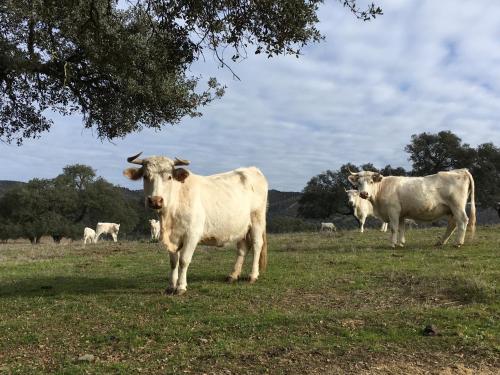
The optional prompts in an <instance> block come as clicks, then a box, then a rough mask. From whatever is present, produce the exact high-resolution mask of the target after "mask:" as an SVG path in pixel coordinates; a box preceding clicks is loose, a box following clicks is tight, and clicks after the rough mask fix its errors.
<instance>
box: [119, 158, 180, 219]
mask: <svg viewBox="0 0 500 375" xmlns="http://www.w3.org/2000/svg"><path fill="white" fill-rule="evenodd" d="M141 154H142V152H141V153H139V154H137V155H134V156H131V157H129V158H127V161H128V162H129V163H133V164H138V165H140V166H141V167H140V168H128V169H125V170H124V171H123V174H124V175H125V176H126V177H128V178H130V179H131V180H139V179H141V178H142V179H143V181H144V195H145V204H146V207H150V208H153V209H155V210H161V209H162V208H163V207H165V205H166V203H167V201H168V199H169V197H170V195H171V193H172V192H173V190H174V189H175V187H176V184H181V183H183V182H184V180H186V178H188V177H189V171H187V170H186V169H184V168H176V167H177V166H180V165H188V164H189V161H187V160H182V159H178V158H175V159H174V160H172V159H169V158H167V157H164V156H151V157H149V158H146V159H139V156H140V155H141Z"/></svg>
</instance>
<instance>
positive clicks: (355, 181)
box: [348, 171, 384, 199]
mask: <svg viewBox="0 0 500 375" xmlns="http://www.w3.org/2000/svg"><path fill="white" fill-rule="evenodd" d="M349 172H350V173H351V175H350V176H349V177H348V179H349V182H350V183H351V184H352V185H353V186H355V187H357V188H358V191H359V196H360V197H361V198H363V199H370V198H371V197H372V196H373V193H374V192H375V189H374V188H375V186H376V185H377V184H378V183H379V182H380V181H382V179H383V178H384V176H382V175H381V174H380V173H377V172H370V171H361V172H357V173H354V172H351V171H349Z"/></svg>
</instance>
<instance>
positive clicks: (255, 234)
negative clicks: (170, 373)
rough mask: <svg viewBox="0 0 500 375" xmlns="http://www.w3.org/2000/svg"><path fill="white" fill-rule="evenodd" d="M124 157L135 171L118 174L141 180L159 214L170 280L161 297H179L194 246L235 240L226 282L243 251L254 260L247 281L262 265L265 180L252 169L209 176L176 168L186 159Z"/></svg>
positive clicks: (234, 277) (237, 273)
mask: <svg viewBox="0 0 500 375" xmlns="http://www.w3.org/2000/svg"><path fill="white" fill-rule="evenodd" d="M139 155H140V154H138V155H135V156H132V157H130V158H128V159H127V161H128V162H130V163H134V164H138V165H140V166H141V167H140V168H128V169H126V170H125V171H124V172H123V174H124V175H125V176H126V177H128V178H130V179H132V180H138V179H141V178H143V181H144V194H145V204H146V206H149V207H150V208H152V209H154V210H157V212H158V213H159V214H160V226H161V229H160V231H161V233H160V241H161V242H162V243H163V244H164V245H165V246H166V248H167V250H168V252H169V256H170V266H171V273H170V278H169V279H170V280H169V286H168V288H167V289H166V293H176V294H183V293H185V292H186V289H187V278H186V275H187V270H188V267H189V264H190V262H191V258H192V256H193V253H194V250H195V249H196V246H197V244H198V243H201V244H204V245H211V246H222V245H224V244H225V243H228V242H232V241H237V258H236V263H235V265H234V269H233V272H231V273H230V275H229V277H228V281H235V280H237V279H238V277H239V276H240V274H241V268H242V265H243V260H244V257H245V254H246V252H247V249H248V248H250V247H251V248H252V249H253V253H254V258H253V263H252V271H251V273H250V282H252V283H253V282H255V281H256V280H257V278H258V277H259V270H261V271H262V270H264V269H265V267H266V264H267V240H266V209H267V189H268V184H267V180H266V178H265V177H264V175H263V174H262V172H261V171H260V170H259V169H258V168H255V167H249V168H239V169H236V170H233V171H230V172H226V173H221V174H216V175H212V176H200V175H196V174H194V173H192V172H190V171H188V170H186V169H184V168H177V167H179V166H184V165H188V164H189V162H188V161H187V160H180V159H177V158H175V159H174V160H172V159H169V158H167V157H163V156H152V157H149V158H146V159H138V157H139Z"/></svg>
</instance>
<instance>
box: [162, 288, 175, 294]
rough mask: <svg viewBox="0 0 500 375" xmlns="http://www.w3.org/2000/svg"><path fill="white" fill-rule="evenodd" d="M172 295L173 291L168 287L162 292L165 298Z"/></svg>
mask: <svg viewBox="0 0 500 375" xmlns="http://www.w3.org/2000/svg"><path fill="white" fill-rule="evenodd" d="M174 293H175V289H174V288H172V287H170V286H169V287H168V288H166V289H165V290H164V291H163V294H165V295H166V296H171V295H172V294H174Z"/></svg>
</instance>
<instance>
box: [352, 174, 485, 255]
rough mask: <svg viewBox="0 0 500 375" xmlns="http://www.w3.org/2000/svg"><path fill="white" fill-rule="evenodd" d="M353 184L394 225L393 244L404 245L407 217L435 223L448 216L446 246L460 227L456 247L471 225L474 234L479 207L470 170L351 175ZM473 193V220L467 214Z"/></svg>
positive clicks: (444, 241)
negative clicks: (414, 175) (475, 199)
mask: <svg viewBox="0 0 500 375" xmlns="http://www.w3.org/2000/svg"><path fill="white" fill-rule="evenodd" d="M349 181H350V182H351V183H352V184H353V185H354V186H356V187H358V190H359V192H360V194H359V195H360V197H361V198H363V199H367V200H369V201H370V202H371V204H372V205H373V208H374V210H375V211H376V212H377V216H379V217H380V218H381V219H382V220H384V221H388V222H389V224H390V226H391V232H392V236H391V244H392V247H395V246H396V244H398V245H399V246H404V243H405V237H404V232H405V228H404V227H405V226H404V225H403V223H404V219H405V218H411V219H416V220H423V221H433V220H436V219H439V218H441V217H443V216H447V217H448V227H447V228H446V232H445V233H444V235H443V237H442V238H441V240H440V241H439V242H438V244H440V245H444V244H446V242H447V241H448V239H449V238H450V236H451V235H452V233H453V232H454V231H455V229H456V228H458V231H457V240H456V246H457V247H459V246H461V245H463V243H464V238H465V231H466V229H467V224H468V225H469V228H470V229H471V233H472V236H473V235H474V231H475V226H476V206H475V202H474V179H473V178H472V175H471V174H470V173H469V171H468V170H467V169H457V170H453V171H449V172H439V173H437V174H433V175H430V176H425V177H402V176H388V177H384V176H382V175H381V174H380V173H376V172H369V171H361V172H358V173H353V172H351V175H350V176H349ZM469 194H470V202H471V209H470V220H469V218H468V217H467V214H466V212H465V206H466V204H467V198H468V197H469Z"/></svg>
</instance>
